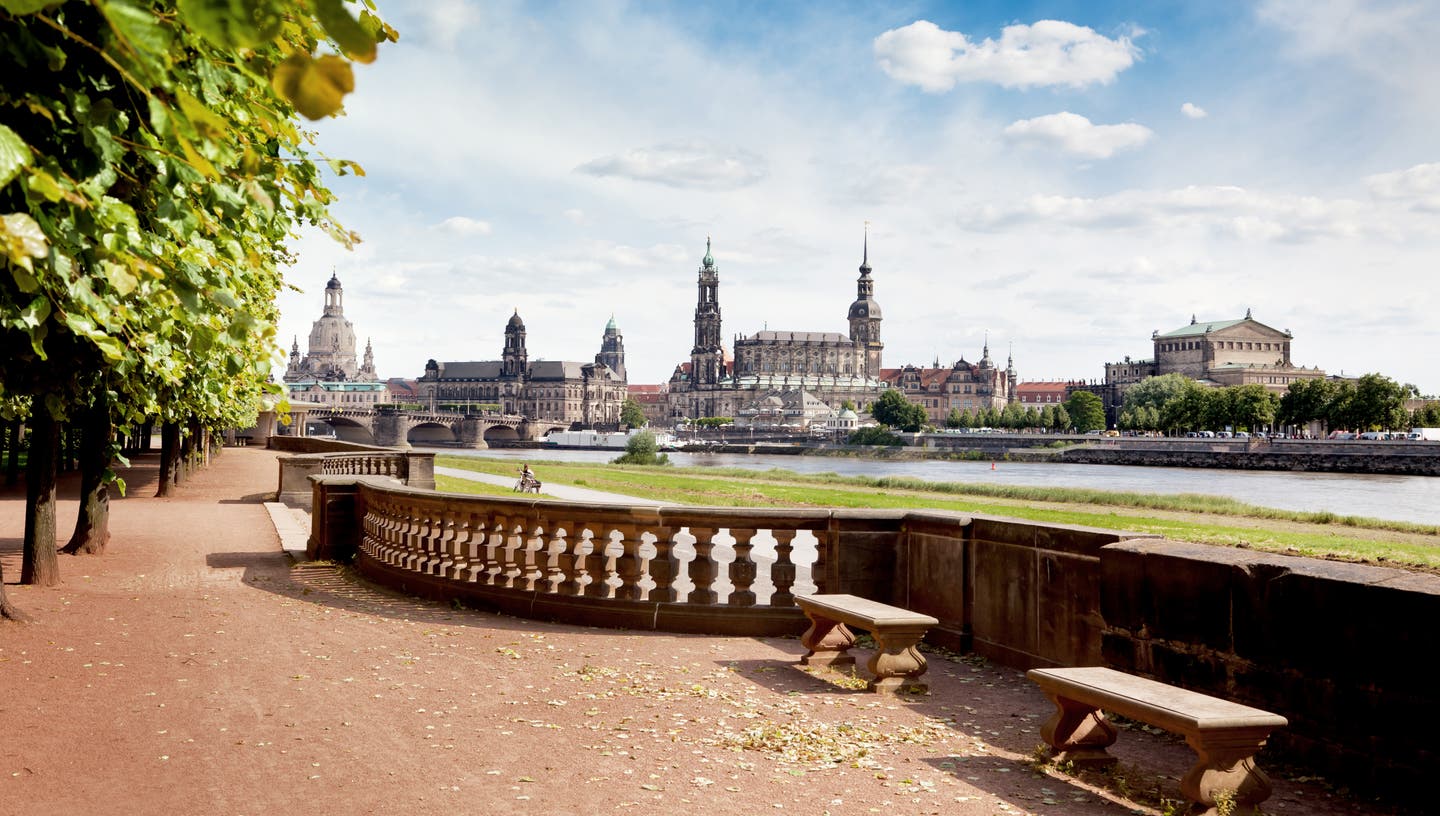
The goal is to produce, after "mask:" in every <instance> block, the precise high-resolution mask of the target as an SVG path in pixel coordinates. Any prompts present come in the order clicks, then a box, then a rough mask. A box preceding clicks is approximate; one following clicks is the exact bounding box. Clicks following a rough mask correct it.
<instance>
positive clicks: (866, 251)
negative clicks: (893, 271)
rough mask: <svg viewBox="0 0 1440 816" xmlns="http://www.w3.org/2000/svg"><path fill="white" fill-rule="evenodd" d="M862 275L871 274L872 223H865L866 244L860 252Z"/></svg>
mask: <svg viewBox="0 0 1440 816" xmlns="http://www.w3.org/2000/svg"><path fill="white" fill-rule="evenodd" d="M860 274H861V275H869V274H870V222H869V221H866V222H865V243H864V244H863V248H862V249H861V252H860Z"/></svg>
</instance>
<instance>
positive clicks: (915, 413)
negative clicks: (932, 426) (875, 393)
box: [870, 389, 929, 433]
mask: <svg viewBox="0 0 1440 816" xmlns="http://www.w3.org/2000/svg"><path fill="white" fill-rule="evenodd" d="M870 415H871V416H873V417H875V421H876V422H879V423H881V424H882V425H888V426H890V427H891V428H894V429H896V430H898V431H907V432H910V433H914V432H916V431H919V430H920V429H921V428H923V427H925V423H926V421H927V420H928V419H929V417H927V416H926V414H925V408H924V406H922V405H917V404H916V403H913V402H911V401H910V400H908V399H906V398H905V395H904V394H903V393H901V392H900V391H899V390H898V389H890V390H888V391H886V392H885V393H883V394H881V395H880V398H879V399H877V400H875V404H874V405H872V406H870Z"/></svg>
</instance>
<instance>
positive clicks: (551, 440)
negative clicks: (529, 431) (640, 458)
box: [540, 428, 675, 450]
mask: <svg viewBox="0 0 1440 816" xmlns="http://www.w3.org/2000/svg"><path fill="white" fill-rule="evenodd" d="M640 433H649V434H653V435H654V437H655V446H656V447H657V448H658V449H660V450H675V437H674V436H673V435H671V434H668V433H656V432H654V431H647V430H644V429H642V428H631V429H630V430H628V431H613V432H608V433H607V432H604V431H551V432H550V433H548V434H546V435H545V438H544V439H542V440H540V441H541V443H542V444H544V445H545V447H547V448H572V449H578V450H590V449H592V448H599V449H605V450H625V446H626V445H628V444H630V438H631V437H633V436H635V435H637V434H640Z"/></svg>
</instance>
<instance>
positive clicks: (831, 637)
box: [795, 595, 939, 694]
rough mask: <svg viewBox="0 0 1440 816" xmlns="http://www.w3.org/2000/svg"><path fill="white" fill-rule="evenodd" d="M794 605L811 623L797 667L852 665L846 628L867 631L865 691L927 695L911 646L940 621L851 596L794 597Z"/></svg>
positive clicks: (920, 660)
mask: <svg viewBox="0 0 1440 816" xmlns="http://www.w3.org/2000/svg"><path fill="white" fill-rule="evenodd" d="M795 603H796V605H798V606H799V607H800V608H801V609H802V610H803V611H804V612H805V616H806V617H807V618H809V619H810V628H809V629H807V630H806V632H805V634H804V635H803V636H802V637H801V638H800V642H801V643H802V644H803V645H804V646H805V648H806V649H807V650H809V651H808V652H806V654H805V656H804V657H802V658H800V662H801V663H803V664H805V665H807V666H846V665H852V664H854V662H855V658H854V657H852V656H851V655H850V654H849V653H848V652H849V649H850V647H851V646H853V645H855V635H854V634H853V633H852V632H851V631H850V629H849V626H859V627H861V628H863V629H866V630H868V631H869V632H870V636H871V637H872V638H873V639H874V640H875V653H874V654H873V655H871V657H870V661H869V662H868V663H867V664H866V668H868V669H869V670H870V674H871V675H872V679H871V680H870V683H869V689H870V691H873V692H878V693H882V694H894V693H900V692H907V693H914V694H923V693H925V692H927V691H929V688H930V687H929V685H928V684H926V683H924V682H922V681H921V680H920V679H919V678H920V676H921V675H922V674H924V673H925V671H926V669H927V668H928V666H927V665H926V663H925V656H924V655H922V654H920V651H919V649H917V648H916V645H917V644H919V642H920V639H921V638H923V637H925V632H926V631H928V630H929V629H930V627H931V626H934V625H936V624H937V623H939V621H938V620H936V619H935V618H932V617H930V616H929V615H922V614H919V613H918V612H911V611H909V610H907V609H900V608H899V607H894V606H889V605H887V604H882V603H879V602H877V601H871V600H868V599H865V598H859V597H856V596H854V595H810V596H798V597H796V598H795ZM847 624H848V625H847Z"/></svg>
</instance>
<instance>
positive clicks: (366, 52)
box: [315, 0, 375, 62]
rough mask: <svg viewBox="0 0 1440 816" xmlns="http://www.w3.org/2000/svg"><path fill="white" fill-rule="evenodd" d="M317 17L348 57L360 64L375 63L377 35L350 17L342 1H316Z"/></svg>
mask: <svg viewBox="0 0 1440 816" xmlns="http://www.w3.org/2000/svg"><path fill="white" fill-rule="evenodd" d="M315 16H316V17H317V18H318V19H319V20H320V25H322V26H324V27H325V33H326V34H329V35H330V37H331V38H332V39H334V40H335V42H336V44H338V45H339V46H340V50H342V51H344V52H345V54H346V55H347V56H349V57H350V58H351V59H354V60H356V61H359V62H374V61H375V35H374V34H372V33H371V32H369V31H366V30H365V27H364V26H362V25H360V23H359V21H357V20H356V19H355V18H354V17H351V16H350V12H349V11H348V10H347V9H346V8H345V3H344V2H342V0H315Z"/></svg>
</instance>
